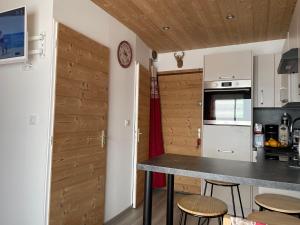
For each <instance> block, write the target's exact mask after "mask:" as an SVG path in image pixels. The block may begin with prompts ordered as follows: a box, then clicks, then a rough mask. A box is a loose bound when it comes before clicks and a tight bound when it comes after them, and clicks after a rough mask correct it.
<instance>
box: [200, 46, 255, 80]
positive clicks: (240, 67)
mask: <svg viewBox="0 0 300 225" xmlns="http://www.w3.org/2000/svg"><path fill="white" fill-rule="evenodd" d="M252 65H253V63H252V52H251V51H245V52H232V53H221V54H212V55H206V56H205V57H204V73H205V74H204V81H214V80H251V79H252Z"/></svg>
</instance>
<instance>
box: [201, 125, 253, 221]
mask: <svg viewBox="0 0 300 225" xmlns="http://www.w3.org/2000/svg"><path fill="white" fill-rule="evenodd" d="M251 146H252V145H251V127H243V126H216V125H204V126H203V156H204V157H211V158H219V159H230V160H240V161H248V162H250V161H251V157H252V156H251V154H252V147H251ZM229 163H230V162H229ZM216 166H218V165H216ZM240 191H241V198H242V202H243V206H244V211H245V215H247V214H248V213H250V212H251V210H252V194H251V193H252V192H251V187H250V186H247V185H241V186H240ZM207 193H210V185H209V188H208V190H207ZM234 194H235V203H236V210H237V213H238V215H241V212H240V206H239V203H238V196H237V193H236V191H235V192H234ZM213 196H214V197H216V198H219V199H221V200H223V201H225V202H226V204H227V205H228V207H229V211H230V213H232V199H231V192H230V188H226V187H218V186H214V192H213Z"/></svg>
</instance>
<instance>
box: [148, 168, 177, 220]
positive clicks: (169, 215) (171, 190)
mask: <svg viewBox="0 0 300 225" xmlns="http://www.w3.org/2000/svg"><path fill="white" fill-rule="evenodd" d="M152 174H153V173H152V172H151V171H145V187H144V188H145V189H144V191H145V192H144V215H143V225H151V223H152ZM167 179H168V186H167V219H166V224H167V225H173V213H174V212H173V205H174V175H173V174H168V175H167Z"/></svg>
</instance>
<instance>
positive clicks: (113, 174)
mask: <svg viewBox="0 0 300 225" xmlns="http://www.w3.org/2000/svg"><path fill="white" fill-rule="evenodd" d="M70 6H72V7H70ZM79 12H80V16H79ZM54 18H55V19H56V20H58V21H59V22H61V23H63V24H65V25H67V26H69V27H71V28H73V29H75V30H77V31H79V32H81V33H83V34H84V35H86V36H88V37H90V38H92V39H94V40H95V41H97V42H99V43H101V44H103V45H105V46H107V47H109V48H110V80H109V118H108V143H107V144H108V148H107V179H106V196H105V197H106V199H105V201H106V203H105V221H108V220H110V219H111V218H113V217H114V216H116V215H117V214H119V213H120V212H122V211H123V210H125V209H126V208H128V207H130V206H131V194H132V193H131V191H132V187H131V185H132V173H133V171H132V163H133V162H132V155H133V152H132V150H133V126H132V125H133V121H132V119H133V103H134V102H133V99H134V74H135V67H134V60H138V61H140V62H141V63H142V64H143V65H144V66H146V68H148V61H149V60H148V58H149V55H150V49H149V48H148V47H147V46H146V45H145V44H144V43H143V42H142V41H141V40H140V39H139V38H138V37H137V36H136V34H135V33H133V32H132V31H131V30H129V29H128V28H126V27H125V26H124V25H122V24H121V23H119V22H118V21H117V20H116V19H114V18H113V17H111V16H110V15H109V14H107V13H106V12H105V11H104V10H102V9H100V8H99V7H98V6H96V5H95V4H94V3H92V2H91V1H87V0H54ZM122 40H127V41H128V42H129V43H130V44H131V46H132V48H133V51H134V56H133V57H134V58H133V63H132V64H131V66H130V67H129V68H128V69H123V68H122V67H120V65H119V63H118V60H117V55H116V52H117V47H118V44H119V43H120V42H121V41H122ZM125 120H130V121H131V123H130V126H129V127H124V122H125Z"/></svg>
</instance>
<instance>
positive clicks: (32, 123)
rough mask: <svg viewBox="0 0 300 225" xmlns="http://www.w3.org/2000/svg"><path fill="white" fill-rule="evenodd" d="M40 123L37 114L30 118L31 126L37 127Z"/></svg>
mask: <svg viewBox="0 0 300 225" xmlns="http://www.w3.org/2000/svg"><path fill="white" fill-rule="evenodd" d="M38 122H39V116H38V115H36V114H32V115H30V116H29V125H32V126H34V125H37V124H38Z"/></svg>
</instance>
